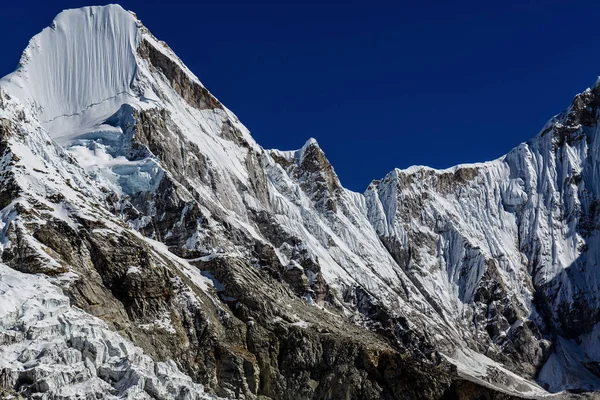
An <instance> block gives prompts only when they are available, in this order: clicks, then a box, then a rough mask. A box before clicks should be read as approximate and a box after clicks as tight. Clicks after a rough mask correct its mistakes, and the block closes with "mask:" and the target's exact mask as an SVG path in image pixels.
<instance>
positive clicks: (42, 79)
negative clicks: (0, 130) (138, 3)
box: [0, 5, 141, 123]
mask: <svg viewBox="0 0 600 400" xmlns="http://www.w3.org/2000/svg"><path fill="white" fill-rule="evenodd" d="M140 27H141V23H140V22H139V21H138V20H137V19H136V17H135V16H134V15H133V14H132V13H131V12H128V11H126V10H124V9H123V8H122V7H121V6H119V5H108V6H102V7H99V6H96V7H84V8H80V9H74V10H66V11H63V12H62V13H60V14H59V15H58V16H57V17H56V18H55V19H54V21H53V23H52V25H51V26H50V27H48V28H45V29H44V30H43V31H42V32H41V33H39V34H37V35H36V36H34V37H33V39H31V41H30V42H29V45H28V46H27V48H26V49H25V51H24V52H23V55H22V57H21V61H20V65H19V68H18V69H17V70H16V71H15V72H13V73H12V74H10V75H8V76H6V77H4V78H2V80H0V86H1V87H3V88H6V89H8V90H7V91H9V92H11V93H13V94H15V95H17V97H19V98H20V100H21V101H22V102H24V103H29V104H31V105H34V107H35V108H36V109H37V111H38V113H39V118H40V120H41V121H42V122H43V123H47V122H49V121H52V120H53V119H55V118H57V117H59V116H70V115H76V114H80V113H82V112H83V111H84V110H85V109H86V108H88V107H90V106H93V105H94V106H96V105H99V104H102V103H105V102H108V103H110V102H114V103H119V104H122V103H123V101H122V100H123V98H124V97H127V96H132V95H133V94H132V93H131V87H132V83H133V81H134V79H135V77H136V72H137V63H136V58H135V52H136V49H137V46H138V44H139V42H140V38H141V34H140V29H139V28H140ZM119 100H121V101H119Z"/></svg>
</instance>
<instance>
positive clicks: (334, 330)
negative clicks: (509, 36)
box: [0, 5, 600, 399]
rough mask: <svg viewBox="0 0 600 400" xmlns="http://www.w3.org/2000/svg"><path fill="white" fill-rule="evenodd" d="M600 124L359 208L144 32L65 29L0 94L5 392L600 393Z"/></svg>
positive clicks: (578, 119) (324, 171) (546, 132)
mask: <svg viewBox="0 0 600 400" xmlns="http://www.w3.org/2000/svg"><path fill="white" fill-rule="evenodd" d="M598 105H600V88H599V87H598V85H594V87H593V88H592V89H588V90H587V91H585V92H584V93H582V94H581V95H578V96H577V97H576V98H575V100H574V101H573V103H572V104H571V106H570V107H569V108H568V109H567V111H565V112H564V113H562V114H560V115H558V116H556V117H554V118H553V119H552V120H551V121H550V122H549V123H548V124H547V125H546V127H544V129H543V130H542V131H541V132H540V133H539V134H538V135H537V136H536V137H534V138H533V139H532V140H530V141H528V142H526V143H524V144H522V145H520V146H519V147H517V148H516V149H514V150H513V151H511V152H510V153H509V154H507V155H506V156H504V157H502V158H500V159H498V160H495V161H492V162H489V163H482V164H472V165H461V166H457V167H455V168H451V169H448V170H434V169H431V168H426V167H412V168H409V169H407V170H395V171H392V172H391V173H389V174H388V175H387V176H386V177H385V178H383V179H382V180H377V181H373V182H372V184H371V185H370V186H369V187H368V188H367V190H366V191H365V193H363V194H361V193H355V192H352V191H349V190H347V189H345V188H344V187H343V186H342V185H341V183H340V181H339V179H338V177H337V175H336V174H335V171H334V169H333V167H332V166H331V164H330V163H329V161H328V160H327V158H326V157H325V154H324V153H323V151H322V150H321V149H320V148H319V145H318V144H317V142H316V141H315V140H314V139H310V140H308V141H307V142H306V143H305V144H304V146H302V147H301V148H300V149H299V150H296V151H280V150H266V149H263V148H262V147H261V146H260V145H259V144H257V143H256V142H255V141H254V140H253V139H252V137H251V135H250V133H249V132H248V130H247V129H246V128H245V127H244V126H243V125H242V124H241V123H240V121H239V120H238V119H237V118H236V117H235V115H234V114H233V113H232V112H231V111H229V110H228V109H227V108H226V107H225V106H224V105H223V104H221V103H220V102H219V101H218V100H217V99H216V98H215V97H214V96H213V95H212V94H211V93H210V92H209V91H208V90H207V89H206V88H205V87H204V86H203V85H202V83H201V82H200V81H199V80H198V78H197V77H196V76H195V75H194V74H193V73H192V72H191V71H189V70H188V69H187V67H186V66H185V65H184V64H183V63H182V62H181V60H179V58H177V56H176V55H175V54H174V53H173V52H172V51H171V50H170V49H169V47H168V46H167V45H166V44H165V43H163V42H160V41H158V40H157V39H156V38H155V37H154V36H153V35H152V34H151V33H150V32H149V31H148V29H147V28H146V27H144V26H143V25H142V24H141V22H140V21H139V20H138V19H137V17H136V16H135V15H134V14H132V13H130V12H128V11H125V10H123V9H122V8H121V7H120V6H117V5H110V6H105V7H86V8H82V9H77V10H68V11H64V12H62V13H61V14H59V15H58V16H57V17H56V19H55V20H54V22H53V23H52V25H51V26H50V27H48V28H46V29H44V30H43V31H42V32H41V33H40V34H38V35H36V36H35V37H34V38H33V39H32V40H31V41H30V43H29V45H28V47H27V49H26V50H25V52H24V53H23V56H22V58H21V61H20V64H19V67H18V69H17V70H16V71H15V72H14V73H12V74H10V75H8V76H6V77H4V78H3V79H2V80H0V157H1V158H0V178H1V180H2V184H1V185H0V209H1V211H0V251H1V255H2V260H1V262H2V263H1V264H0V299H1V300H2V301H1V304H0V327H1V328H2V329H1V330H0V388H4V389H0V390H4V391H5V393H6V394H7V395H16V394H17V393H19V394H21V395H24V396H28V397H37V398H51V399H54V398H61V399H63V398H76V397H77V396H78V395H79V396H92V397H93V396H96V397H101V398H102V397H106V398H176V399H188V398H190V399H192V398H211V396H212V397H214V396H220V397H227V398H248V399H252V398H273V399H305V398H324V399H325V398H387V399H397V398H476V397H478V396H479V397H482V398H495V399H501V398H502V399H503V398H512V396H514V397H522V398H536V397H546V396H552V395H551V393H555V392H561V391H563V390H566V389H570V390H576V391H594V390H600V364H599V363H600V350H599V349H600V346H599V344H600V343H599V342H600V339H599V335H600V327H599V325H598V322H600V299H599V295H598V294H599V293H600V279H599V273H598V272H597V263H598V259H599V258H600V254H598V252H597V250H596V248H597V247H598V246H597V245H598V243H597V242H598V238H599V237H600V236H599V235H598V229H597V227H598V226H600V225H599V223H600V222H599V221H598V219H599V218H600V217H598V215H597V214H598V210H599V207H598V204H599V199H600V189H599V185H597V184H596V182H597V181H600V180H599V179H598V178H599V177H598V176H597V174H598V171H599V170H600V159H599V158H598V155H597V154H598V151H599V149H600V143H599V141H600V139H599V136H600V135H599V134H598V133H597V132H596V130H597V126H598V112H597V111H598V110H597V108H598ZM282 130H285V127H282ZM0 394H2V392H0ZM563 395H564V396H566V394H565V393H562V394H561V396H563ZM92 397H90V398H92ZM96 397H94V398H96Z"/></svg>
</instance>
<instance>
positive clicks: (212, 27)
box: [0, 0, 600, 192]
mask: <svg viewBox="0 0 600 400" xmlns="http://www.w3.org/2000/svg"><path fill="white" fill-rule="evenodd" d="M84 5H90V4H89V3H85V2H83V1H60V0H57V1H41V0H40V1H33V2H32V1H10V2H3V3H2V5H0V10H1V13H2V23H1V24H0V38H1V40H0V52H1V53H0V54H2V57H0V75H5V74H6V73H9V72H10V71H12V70H13V69H14V67H15V66H16V63H17V62H18V60H19V56H20V54H21V52H22V50H23V49H24V48H25V46H26V44H27V41H28V40H29V39H30V38H31V36H33V35H34V34H36V33H37V32H39V31H40V30H41V29H42V28H44V27H46V26H48V25H49V24H50V23H51V21H52V19H53V17H54V16H55V15H56V14H57V13H58V12H60V11H61V10H62V9H64V8H73V7H81V6H84ZM121 5H122V6H123V7H125V8H127V9H130V10H132V11H134V12H136V13H137V15H138V17H139V18H140V19H141V20H142V22H143V23H144V24H145V25H146V26H147V27H148V28H149V29H150V30H151V31H152V32H153V33H154V34H155V35H156V36H157V37H158V38H159V39H162V40H164V41H166V42H167V43H168V44H169V45H170V46H171V48H173V49H174V50H175V52H176V53H177V54H178V55H179V57H180V58H181V59H182V60H183V61H184V62H185V63H186V64H187V65H188V66H189V67H190V69H191V70H192V71H194V73H195V74H196V75H197V76H198V77H199V78H200V80H201V81H202V82H203V83H204V84H205V85H206V86H207V87H208V89H209V90H210V91H211V92H213V93H214V94H215V95H216V96H217V97H218V98H219V99H220V100H221V101H222V102H223V103H224V104H225V105H226V106H227V107H229V108H230V109H232V110H233V111H234V112H235V113H236V114H237V115H238V117H239V118H240V119H241V120H242V122H243V123H244V124H245V125H246V126H247V127H248V128H249V129H250V130H251V132H252V134H253V136H254V138H255V139H256V140H257V141H258V142H259V143H260V144H261V145H262V146H263V147H265V148H279V149H282V150H286V149H295V148H299V147H300V146H302V144H303V143H304V142H305V141H306V140H307V139H308V138H309V137H315V138H316V139H317V140H318V142H319V144H320V145H321V147H322V148H323V149H324V150H325V153H326V154H327V156H328V158H329V159H330V161H331V162H332V164H333V166H334V168H335V170H336V172H337V173H338V175H339V176H340V179H341V180H342V183H343V184H344V185H345V186H347V187H349V188H350V189H353V190H356V191H361V192H362V191H363V190H364V189H365V188H366V187H367V185H368V184H369V182H370V181H371V180H372V179H378V178H382V177H383V176H384V175H385V174H386V173H388V172H389V171H391V170H392V169H393V168H394V167H399V168H405V167H408V166H410V165H414V164H421V165H429V166H432V167H437V168H445V167H449V166H452V165H455V164H458V163H464V162H476V161H486V160H491V159H495V158H497V157H500V156H501V155H503V154H504V153H506V152H507V151H509V150H510V149H511V148H512V147H514V146H516V145H517V144H519V143H520V142H523V141H526V140H527V139H529V138H531V137H532V136H534V135H535V134H536V133H537V132H538V131H539V130H540V129H541V128H542V126H543V125H544V123H545V122H546V120H548V119H549V118H550V117H552V116H553V115H554V114H557V113H558V112H560V111H561V110H562V109H563V108H565V107H566V106H567V105H568V104H569V102H570V101H571V99H572V97H573V96H574V95H575V94H576V93H578V92H581V91H583V90H584V89H585V88H586V87H588V86H590V85H591V84H593V83H594V81H595V79H596V76H597V75H598V72H599V71H600V52H599V50H600V25H599V24H598V22H597V21H598V18H599V17H600V2H598V1H573V0H570V1H568V0H544V1H542V0H540V1H518V2H517V1H511V0H507V1H458V2H456V1H454V2H449V1H442V0H440V1H410V2H408V1H395V2H394V1H389V2H386V1H377V0H371V1H362V2H357V1H344V2H341V1H340V2H337V3H336V2H331V1H312V0H311V1H297V2H295V1H272V2H265V1H261V2H252V1H233V0H231V1H230V0H224V1H213V2H203V1H197V2H189V3H188V2H181V1H178V0H170V1H164V0H163V1H153V0H145V1H142V0H139V1H138V0H124V1H123V2H121Z"/></svg>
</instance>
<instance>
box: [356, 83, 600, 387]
mask: <svg viewBox="0 0 600 400" xmlns="http://www.w3.org/2000/svg"><path fill="white" fill-rule="evenodd" d="M598 91H599V89H598V86H597V85H595V86H594V87H593V89H588V90H587V91H586V92H584V93H582V94H581V95H578V96H577V97H576V98H575V100H574V101H573V103H572V105H571V106H570V107H569V109H568V110H567V111H565V112H564V113H562V114H560V115H558V116H556V117H555V118H553V119H552V120H551V121H550V122H549V123H548V124H547V125H546V127H544V129H543V130H542V132H541V133H540V134H539V135H537V136H536V137H535V138H533V139H532V140H530V141H528V142H527V143H523V144H522V145H520V146H519V147H517V148H515V149H514V150H513V151H511V152H510V153H509V154H508V155H506V156H505V157H502V158H501V159H499V160H496V161H493V162H490V163H485V164H473V165H462V166H458V167H455V168H452V169H449V170H443V171H438V170H433V169H429V168H421V167H413V168H410V169H408V170H405V171H399V170H397V171H394V172H392V173H390V174H389V175H388V176H387V177H386V178H385V179H384V180H382V181H380V182H374V183H373V184H372V185H371V186H370V187H369V189H368V190H367V192H366V193H365V195H366V196H367V199H368V203H369V210H370V213H369V217H370V219H371V222H372V224H373V226H374V227H375V228H376V229H377V231H378V234H379V235H380V237H381V238H382V240H383V241H384V242H385V243H387V246H388V248H389V249H390V251H391V252H392V253H394V254H395V256H396V259H397V261H399V263H400V264H401V265H402V264H403V265H405V268H406V269H408V270H410V275H411V278H412V279H413V280H414V281H416V282H418V284H419V286H420V287H422V288H423V291H424V292H425V293H427V296H429V297H430V298H432V299H434V301H435V302H436V303H437V304H439V307H442V308H443V309H444V310H445V312H446V313H448V314H450V315H455V316H456V317H458V318H459V321H461V322H460V324H462V325H463V326H465V327H467V329H469V327H470V330H471V332H475V334H476V335H477V336H478V338H477V336H476V339H478V340H479V341H480V342H481V341H483V343H486V342H490V341H491V343H487V345H486V346H489V348H488V349H486V351H487V352H488V353H487V354H492V355H493V354H494V353H497V354H498V356H500V357H501V355H502V353H504V354H511V353H512V355H513V361H511V360H506V362H508V363H511V362H515V361H516V363H515V364H513V368H517V369H521V370H523V371H524V372H526V373H531V374H535V373H538V372H539V376H538V379H539V380H540V382H542V383H544V384H546V385H547V387H548V388H549V389H550V390H552V391H558V390H561V389H565V388H570V389H579V388H585V389H588V390H590V389H597V379H598V378H597V376H596V372H595V371H596V369H595V365H597V363H598V361H599V359H598V358H597V354H596V351H595V348H596V347H597V346H598V337H597V336H595V335H593V334H592V332H594V330H595V326H596V323H597V322H598V293H600V287H599V286H598V282H599V281H598V278H599V276H598V269H597V268H595V266H596V265H597V264H598V253H597V248H598V243H597V241H598V238H597V235H598V233H597V226H598V225H597V223H596V220H597V215H596V214H597V212H596V207H597V201H598V200H597V199H598V195H599V193H598V189H597V183H596V182H597V181H598V180H597V170H598V165H599V162H600V161H599V160H598V158H597V154H598V149H597V147H598V133H597V129H598V114H597V112H598V111H597V105H598ZM566 338H568V339H566ZM584 338H585V339H584ZM573 340H574V341H573ZM576 342H580V344H576ZM553 345H555V346H556V347H551V346H553ZM484 348H485V347H484ZM567 349H568V350H567ZM550 354H551V355H550ZM549 356H550V359H549V361H548V362H547V363H546V359H547V358H548V357H549ZM500 359H502V358H500ZM539 368H541V371H539Z"/></svg>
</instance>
